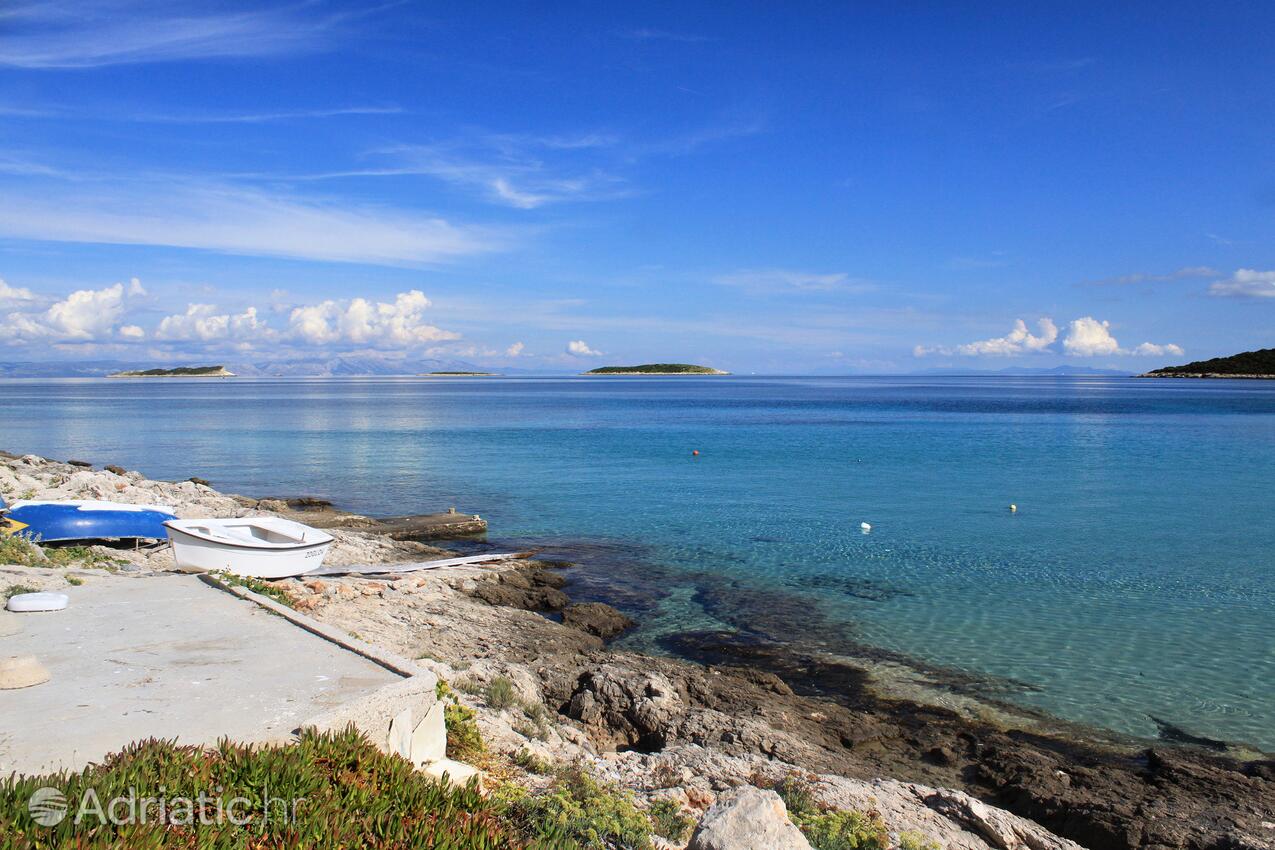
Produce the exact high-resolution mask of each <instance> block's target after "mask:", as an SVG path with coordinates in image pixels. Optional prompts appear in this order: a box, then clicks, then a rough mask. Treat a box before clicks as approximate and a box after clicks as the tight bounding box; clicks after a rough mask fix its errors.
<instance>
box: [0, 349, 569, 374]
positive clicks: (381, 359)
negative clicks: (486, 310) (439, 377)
mask: <svg viewBox="0 0 1275 850" xmlns="http://www.w3.org/2000/svg"><path fill="white" fill-rule="evenodd" d="M168 368H172V367H171V366H168V365H165V364H161V363H155V362H154V361H151V362H149V363H139V362H136V361H132V362H130V361H122V360H80V361H71V360H49V361H23V362H11V363H0V378H104V377H107V376H109V375H113V374H116V373H118V372H144V371H148V370H151V369H168ZM225 368H226V369H227V371H230V372H233V373H235V375H237V376H242V377H288V378H336V377H365V376H366V377H373V376H391V375H410V376H416V375H420V374H422V373H424V372H485V371H487V370H486V369H483V368H482V367H481V366H477V365H475V364H473V363H469V362H466V361H464V360H442V359H439V358H424V357H404V356H402V355H394V354H383V353H381V352H375V351H374V352H353V353H348V354H337V355H331V356H322V357H312V358H292V359H287V360H284V359H276V360H257V361H237V362H232V363H226V364H225ZM500 372H501V373H502V374H505V375H547V374H557V375H571V374H575V373H574V372H572V371H568V370H565V369H559V370H548V369H537V370H533V369H516V368H509V367H502V368H501V369H500Z"/></svg>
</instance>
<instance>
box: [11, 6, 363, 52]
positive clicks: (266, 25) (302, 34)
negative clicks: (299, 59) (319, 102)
mask: <svg viewBox="0 0 1275 850" xmlns="http://www.w3.org/2000/svg"><path fill="white" fill-rule="evenodd" d="M304 5H305V4H302V5H301V6H293V7H290V8H289V7H279V8H276V9H262V10H257V11H241V12H233V11H220V10H218V11H204V10H200V9H197V8H191V7H190V5H189V4H183V3H178V2H174V3H171V4H170V3H158V2H140V3H139V2H122V0H114V2H110V0H108V2H80V3H75V2H71V3H48V2H43V3H41V2H28V3H18V4H15V5H11V6H9V7H7V8H6V9H5V10H4V12H3V17H4V18H6V19H7V22H6V26H5V30H6V32H5V38H4V39H3V40H2V41H0V65H12V66H16V67H19V68H95V67H101V66H104V65H120V64H131V63H139V62H165V61H175V60H182V59H211V58H223V57H235V56H274V55H280V54H285V53H293V52H297V51H301V50H308V49H312V48H315V47H318V46H320V45H321V43H322V41H323V39H324V37H325V34H326V32H327V31H329V30H331V29H333V28H334V27H335V26H336V25H337V24H338V23H339V22H340V19H339V18H337V17H336V16H329V17H327V18H318V17H315V16H309V17H306V16H305V15H303V14H300V13H299V10H300V9H301V8H304Z"/></svg>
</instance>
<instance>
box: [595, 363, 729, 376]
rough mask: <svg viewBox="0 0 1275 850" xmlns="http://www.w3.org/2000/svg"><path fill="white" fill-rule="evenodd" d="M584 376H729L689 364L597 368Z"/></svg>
mask: <svg viewBox="0 0 1275 850" xmlns="http://www.w3.org/2000/svg"><path fill="white" fill-rule="evenodd" d="M584 374H586V375H729V374H730V373H729V372H722V371H720V370H718V369H713V368H712V367H709V366H696V365H694V364H691V363H644V364H643V365H641V366H599V367H598V368H597V369H590V370H589V371H587V372H585V373H584Z"/></svg>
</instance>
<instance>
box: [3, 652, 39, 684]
mask: <svg viewBox="0 0 1275 850" xmlns="http://www.w3.org/2000/svg"><path fill="white" fill-rule="evenodd" d="M47 681H49V671H48V670H46V669H45V667H44V665H43V664H41V663H40V662H39V661H37V660H36V658H35V656H34V655H13V656H10V657H8V658H0V688H3V689H5V690H11V689H14V688H29V687H31V686H32V685H39V684H43V683H44V682H47Z"/></svg>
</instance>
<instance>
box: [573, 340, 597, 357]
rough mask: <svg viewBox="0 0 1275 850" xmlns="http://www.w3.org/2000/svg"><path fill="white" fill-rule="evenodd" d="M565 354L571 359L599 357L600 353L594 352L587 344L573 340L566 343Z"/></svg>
mask: <svg viewBox="0 0 1275 850" xmlns="http://www.w3.org/2000/svg"><path fill="white" fill-rule="evenodd" d="M567 353H568V354H570V355H571V356H572V357H599V356H601V354H602V352H601V351H594V350H593V349H592V348H590V347H589V344H588V343H587V342H585V341H584V340H582V339H573V340H571V341H570V342H568V343H567Z"/></svg>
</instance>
